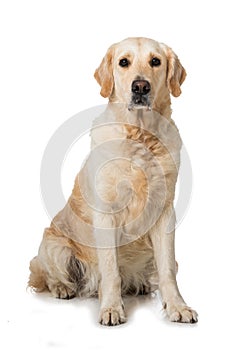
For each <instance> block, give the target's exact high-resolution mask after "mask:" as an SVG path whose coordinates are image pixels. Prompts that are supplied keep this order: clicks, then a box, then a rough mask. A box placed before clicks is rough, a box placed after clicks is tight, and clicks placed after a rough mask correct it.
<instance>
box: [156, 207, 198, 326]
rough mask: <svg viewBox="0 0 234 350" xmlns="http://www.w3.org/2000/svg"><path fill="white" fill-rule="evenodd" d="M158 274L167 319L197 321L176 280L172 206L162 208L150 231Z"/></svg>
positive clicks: (187, 321)
mask: <svg viewBox="0 0 234 350" xmlns="http://www.w3.org/2000/svg"><path fill="white" fill-rule="evenodd" d="M151 240H152V243H153V249H154V255H155V259H156V264H157V268H158V274H159V290H160V293H161V296H162V300H163V305H164V308H165V309H166V311H167V314H168V316H169V319H170V320H171V321H175V322H186V323H194V322H197V313H196V311H194V310H192V309H191V308H190V307H188V306H187V305H186V303H185V301H184V300H183V298H182V296H181V294H180V292H179V289H178V286H177V282H176V261H175V248H174V240H175V212H174V208H173V206H172V205H171V206H168V207H167V208H165V209H164V210H163V213H162V214H161V216H160V218H159V220H158V222H157V224H156V225H155V227H154V229H153V230H152V233H151Z"/></svg>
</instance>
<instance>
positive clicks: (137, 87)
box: [128, 80, 151, 110]
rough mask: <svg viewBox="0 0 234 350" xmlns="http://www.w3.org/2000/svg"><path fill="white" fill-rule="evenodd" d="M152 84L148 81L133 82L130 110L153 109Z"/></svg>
mask: <svg viewBox="0 0 234 350" xmlns="http://www.w3.org/2000/svg"><path fill="white" fill-rule="evenodd" d="M150 89H151V87H150V83H149V82H148V81H147V80H134V81H133V82H132V97H131V102H130V104H129V107H128V109H129V110H133V109H139V108H146V109H147V110H150V109H151V103H150Z"/></svg>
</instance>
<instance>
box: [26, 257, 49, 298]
mask: <svg viewBox="0 0 234 350" xmlns="http://www.w3.org/2000/svg"><path fill="white" fill-rule="evenodd" d="M29 269H30V271H31V274H30V276H29V281H28V287H30V288H32V289H33V290H34V291H35V292H38V293H39V292H43V291H44V290H46V289H47V285H46V279H45V272H44V271H43V269H42V267H41V266H40V262H39V260H38V257H37V256H35V258H33V259H32V260H31V262H30V266H29Z"/></svg>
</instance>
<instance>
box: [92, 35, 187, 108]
mask: <svg viewBox="0 0 234 350" xmlns="http://www.w3.org/2000/svg"><path fill="white" fill-rule="evenodd" d="M185 77H186V72H185V69H184V68H183V67H182V65H181V63H180V61H179V59H178V57H177V56H176V54H175V53H174V52H173V51H172V50H171V49H170V48H169V47H168V46H166V45H164V44H161V43H158V42H156V41H154V40H151V39H146V38H129V39H126V40H123V41H121V42H120V43H118V44H114V45H112V46H111V47H110V48H109V49H108V51H107V53H106V56H105V57H104V58H103V60H102V62H101V64H100V66H99V68H98V69H97V70H96V72H95V78H96V79H97V81H98V83H99V84H100V85H101V95H102V96H103V97H109V98H110V101H111V102H119V103H125V104H127V106H128V108H129V109H135V108H147V109H150V108H151V107H152V106H154V105H155V103H156V104H157V97H158V96H159V95H160V96H162V95H168V94H169V93H171V94H172V95H173V96H175V97H177V96H179V95H180V94H181V89H180V86H181V84H182V83H183V81H184V79H185Z"/></svg>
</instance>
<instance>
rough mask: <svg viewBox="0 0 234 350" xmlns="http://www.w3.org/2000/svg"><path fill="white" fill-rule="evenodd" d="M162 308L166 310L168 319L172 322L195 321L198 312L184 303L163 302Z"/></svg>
mask: <svg viewBox="0 0 234 350" xmlns="http://www.w3.org/2000/svg"><path fill="white" fill-rule="evenodd" d="M164 308H165V309H166V311H167V314H168V317H169V320H170V321H172V322H182V323H196V322H197V321H198V314H197V313H196V311H194V310H193V309H191V308H190V307H188V306H187V305H186V304H173V303H171V304H170V303H165V304H164Z"/></svg>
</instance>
